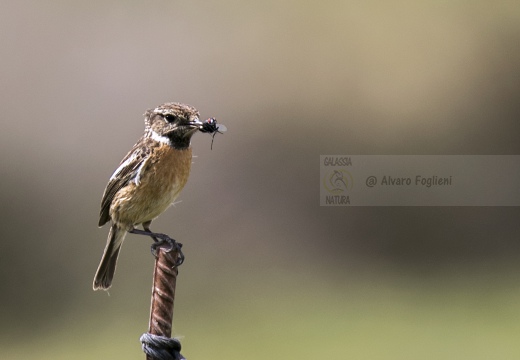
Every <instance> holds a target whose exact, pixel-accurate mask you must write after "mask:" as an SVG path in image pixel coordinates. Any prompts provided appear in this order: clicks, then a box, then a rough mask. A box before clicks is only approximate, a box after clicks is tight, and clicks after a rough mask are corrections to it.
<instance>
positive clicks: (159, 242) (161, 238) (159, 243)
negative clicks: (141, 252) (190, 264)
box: [129, 228, 184, 266]
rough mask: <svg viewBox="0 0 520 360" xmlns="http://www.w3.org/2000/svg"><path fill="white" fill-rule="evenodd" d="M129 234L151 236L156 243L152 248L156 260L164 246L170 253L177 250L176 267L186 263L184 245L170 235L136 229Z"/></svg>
mask: <svg viewBox="0 0 520 360" xmlns="http://www.w3.org/2000/svg"><path fill="white" fill-rule="evenodd" d="M129 233H132V234H137V235H146V236H150V237H151V238H152V239H153V241H154V243H153V244H152V246H151V252H152V255H153V256H154V257H155V258H157V256H158V254H159V248H161V247H163V246H164V247H165V251H166V252H168V253H169V252H171V251H173V250H176V252H177V254H178V255H177V261H176V262H175V266H180V265H182V263H183V262H184V254H183V253H182V244H181V243H179V242H177V241H175V240H174V239H172V238H171V237H169V236H168V235H166V234H161V233H154V232H151V231H146V230H139V229H135V228H134V229H132V230H130V231H129Z"/></svg>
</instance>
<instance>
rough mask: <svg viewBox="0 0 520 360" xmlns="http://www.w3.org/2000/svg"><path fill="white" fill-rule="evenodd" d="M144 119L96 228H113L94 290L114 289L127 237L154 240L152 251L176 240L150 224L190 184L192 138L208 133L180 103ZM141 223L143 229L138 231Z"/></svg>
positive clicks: (192, 111)
mask: <svg viewBox="0 0 520 360" xmlns="http://www.w3.org/2000/svg"><path fill="white" fill-rule="evenodd" d="M144 118H145V120H144V122H145V130H144V134H143V136H142V137H141V138H140V139H139V140H138V141H137V143H136V144H135V145H134V146H133V148H132V149H131V150H130V152H129V153H128V154H127V155H126V156H125V157H124V158H123V160H121V163H120V164H119V167H118V168H117V169H116V170H115V171H114V173H113V174H112V176H111V177H110V180H109V181H108V184H107V186H106V188H105V191H104V193H103V198H102V200H101V211H100V213H99V224H98V225H99V226H100V227H101V226H103V225H105V224H106V223H108V222H110V223H111V226H110V230H109V233H108V239H107V243H106V246H105V250H104V252H103V256H102V258H101V262H100V263H99V267H98V269H97V271H96V275H95V277H94V281H93V289H94V290H100V289H101V290H108V289H109V288H110V287H111V285H112V280H113V277H114V273H115V270H116V263H117V259H118V256H119V252H120V250H121V245H122V244H123V240H124V239H125V236H126V234H127V233H134V234H140V235H148V236H150V237H152V239H153V240H154V241H155V243H154V245H152V252H154V249H155V247H156V246H158V245H162V244H163V243H164V242H171V241H173V242H174V240H173V239H170V238H169V237H168V236H166V235H164V234H159V233H154V232H152V231H151V230H150V224H151V223H152V221H153V220H154V219H155V218H157V217H158V216H159V215H160V214H161V213H163V212H164V211H165V210H166V209H167V208H168V207H169V206H170V205H171V204H172V203H173V202H174V201H175V199H176V198H177V196H178V195H179V193H180V191H181V190H182V188H183V187H184V185H185V184H186V182H187V181H188V176H189V174H190V168H191V161H192V150H191V137H192V136H193V134H195V132H197V130H201V131H203V132H205V129H203V127H202V125H203V123H202V122H201V121H200V120H199V112H198V111H197V110H196V109H195V108H194V107H192V106H190V105H186V104H181V103H174V102H169V103H165V104H162V105H160V106H158V107H156V108H154V109H149V110H147V111H146V112H145V114H144ZM138 225H141V226H142V227H143V229H144V230H140V229H137V228H136V226H138ZM170 245H172V244H170ZM177 245H180V244H177ZM154 246H155V247H154ZM179 250H180V248H179ZM181 254H182V253H181ZM182 259H183V257H181V260H180V261H181V262H182Z"/></svg>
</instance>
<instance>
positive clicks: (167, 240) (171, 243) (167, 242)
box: [151, 236, 184, 267]
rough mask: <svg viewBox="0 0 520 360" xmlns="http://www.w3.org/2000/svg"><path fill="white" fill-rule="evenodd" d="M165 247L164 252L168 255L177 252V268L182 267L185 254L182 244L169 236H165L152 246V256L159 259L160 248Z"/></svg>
mask: <svg viewBox="0 0 520 360" xmlns="http://www.w3.org/2000/svg"><path fill="white" fill-rule="evenodd" d="M163 246H164V247H165V249H164V251H166V252H167V253H169V252H171V251H173V250H176V251H177V254H178V256H177V261H176V263H175V266H176V267H177V266H180V265H182V263H183V262H184V254H183V253H182V244H181V243H179V242H177V241H175V240H174V239H172V238H171V237H169V236H164V237H161V238H160V239H158V240H157V241H156V242H154V243H153V244H152V246H151V252H152V255H153V256H154V257H155V258H156V259H157V257H158V255H159V248H161V247H163ZM166 246H167V247H166Z"/></svg>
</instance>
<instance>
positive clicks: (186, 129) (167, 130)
mask: <svg viewBox="0 0 520 360" xmlns="http://www.w3.org/2000/svg"><path fill="white" fill-rule="evenodd" d="M144 115H145V124H146V130H145V133H146V135H147V136H150V137H151V138H152V139H154V140H157V141H160V142H164V143H168V144H169V145H171V146H173V147H175V148H178V149H183V148H187V147H189V146H190V140H191V136H192V135H193V134H194V133H195V132H196V131H197V130H198V129H199V128H200V126H201V125H202V122H201V121H200V120H199V112H198V111H197V109H195V108H194V107H192V106H190V105H185V104H179V103H165V104H162V105H161V106H158V107H156V108H155V109H150V110H148V111H147V112H146V113H145V114H144Z"/></svg>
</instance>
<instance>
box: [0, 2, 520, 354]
mask: <svg viewBox="0 0 520 360" xmlns="http://www.w3.org/2000/svg"><path fill="white" fill-rule="evenodd" d="M0 53H1V67H0V74H1V75H0V76H1V82H0V91H1V96H0V106H1V112H2V131H1V133H0V159H1V167H0V169H1V170H0V171H1V172H2V173H1V180H0V181H1V186H0V211H1V216H0V219H1V220H0V221H1V228H2V241H1V242H0V259H1V261H0V283H1V284H2V287H1V288H2V294H1V295H2V296H1V297H0V319H1V322H0V324H1V326H0V333H1V336H0V358H2V359H144V354H143V353H142V352H141V349H140V343H139V336H140V335H141V334H142V333H144V332H146V331H147V328H148V316H149V303H150V294H151V280H152V271H153V263H154V262H153V258H152V256H151V255H150V252H149V250H150V241H149V240H148V239H143V238H141V237H138V236H128V237H127V239H126V241H125V244H124V246H123V250H122V254H121V257H120V261H119V264H118V270H117V272H116V276H115V280H114V284H113V287H112V288H111V289H110V291H109V293H108V294H107V293H105V292H94V291H92V285H91V283H92V279H93V276H94V272H95V270H96V268H97V266H98V262H99V260H100V258H101V254H102V252H103V248H104V246H105V241H106V236H107V232H108V229H107V227H105V228H101V229H99V228H98V227H97V226H96V224H97V221H98V214H99V205H100V201H101V195H102V193H103V189H104V187H105V185H106V183H107V181H108V178H109V177H110V175H111V174H112V172H113V171H114V170H115V168H116V167H117V165H118V163H119V161H120V160H121V159H122V158H123V156H124V155H125V154H126V153H127V151H128V150H130V148H131V147H132V145H133V144H134V143H135V141H136V140H137V139H138V138H139V137H140V136H141V134H142V131H143V126H144V125H143V117H142V114H143V113H144V111H145V110H146V109H148V108H152V107H155V106H157V105H159V104H161V103H163V102H167V101H177V102H184V103H188V104H191V105H193V106H195V107H196V108H197V109H198V110H199V111H200V112H201V118H203V119H206V118H208V117H210V116H213V117H216V118H217V120H218V121H219V122H221V123H223V124H225V125H226V126H227V127H228V132H227V133H226V134H224V135H218V136H216V138H215V143H214V145H213V150H210V144H211V137H210V136H208V135H204V134H197V135H196V136H195V137H194V139H193V143H192V144H193V148H194V154H196V155H197V158H195V159H194V164H193V167H192V173H191V177H190V180H189V182H188V184H187V186H186V188H185V189H184V190H183V192H182V194H181V196H180V197H179V199H178V200H182V202H180V203H178V204H176V205H175V206H174V207H172V208H170V209H169V210H168V211H167V212H166V213H164V214H163V215H162V216H161V217H160V218H159V219H158V220H157V221H156V222H154V226H153V229H155V231H159V232H165V233H168V234H170V235H171V236H172V237H174V238H175V239H177V240H178V241H180V242H182V243H183V244H184V254H185V255H186V261H185V264H184V265H183V266H182V267H181V268H180V273H179V279H178V284H177V296H176V302H175V318H174V323H175V324H174V325H175V329H174V333H175V335H179V336H183V339H182V344H183V354H184V355H185V356H186V357H187V358H188V359H265V358H275V359H316V358H325V359H341V360H342V359H370V360H374V359H400V360H402V359H473V360H475V359H490V358H493V359H516V358H519V357H520V343H519V342H518V333H519V331H520V280H519V279H520V266H519V265H518V263H519V260H520V242H519V236H518V234H519V232H520V209H519V208H518V207H479V208H476V207H414V208H411V207H320V206H319V155H326V154H338V155H342V154H346V155H348V154H363V155H371V154H395V155H401V154H405V155H408V154H411V155H424V154H432V155H434V154H446V155H449V154H495V155H501V154H504V155H507V154H519V153H520V144H519V141H518V138H519V134H520V121H518V120H519V118H520V101H519V94H520V6H519V4H518V3H515V2H513V1H500V0H499V1H472V2H468V1H455V2H438V1H421V2H409V1H386V2H384V1H363V2H361V1H323V2H312V1H295V0H287V1H271V0H266V1H262V2H257V3H254V2H240V1H219V2H203V1H153V2H144V1H89V2H70V1H34V0H32V1H31V0H27V1H2V11H1V12H0Z"/></svg>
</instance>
